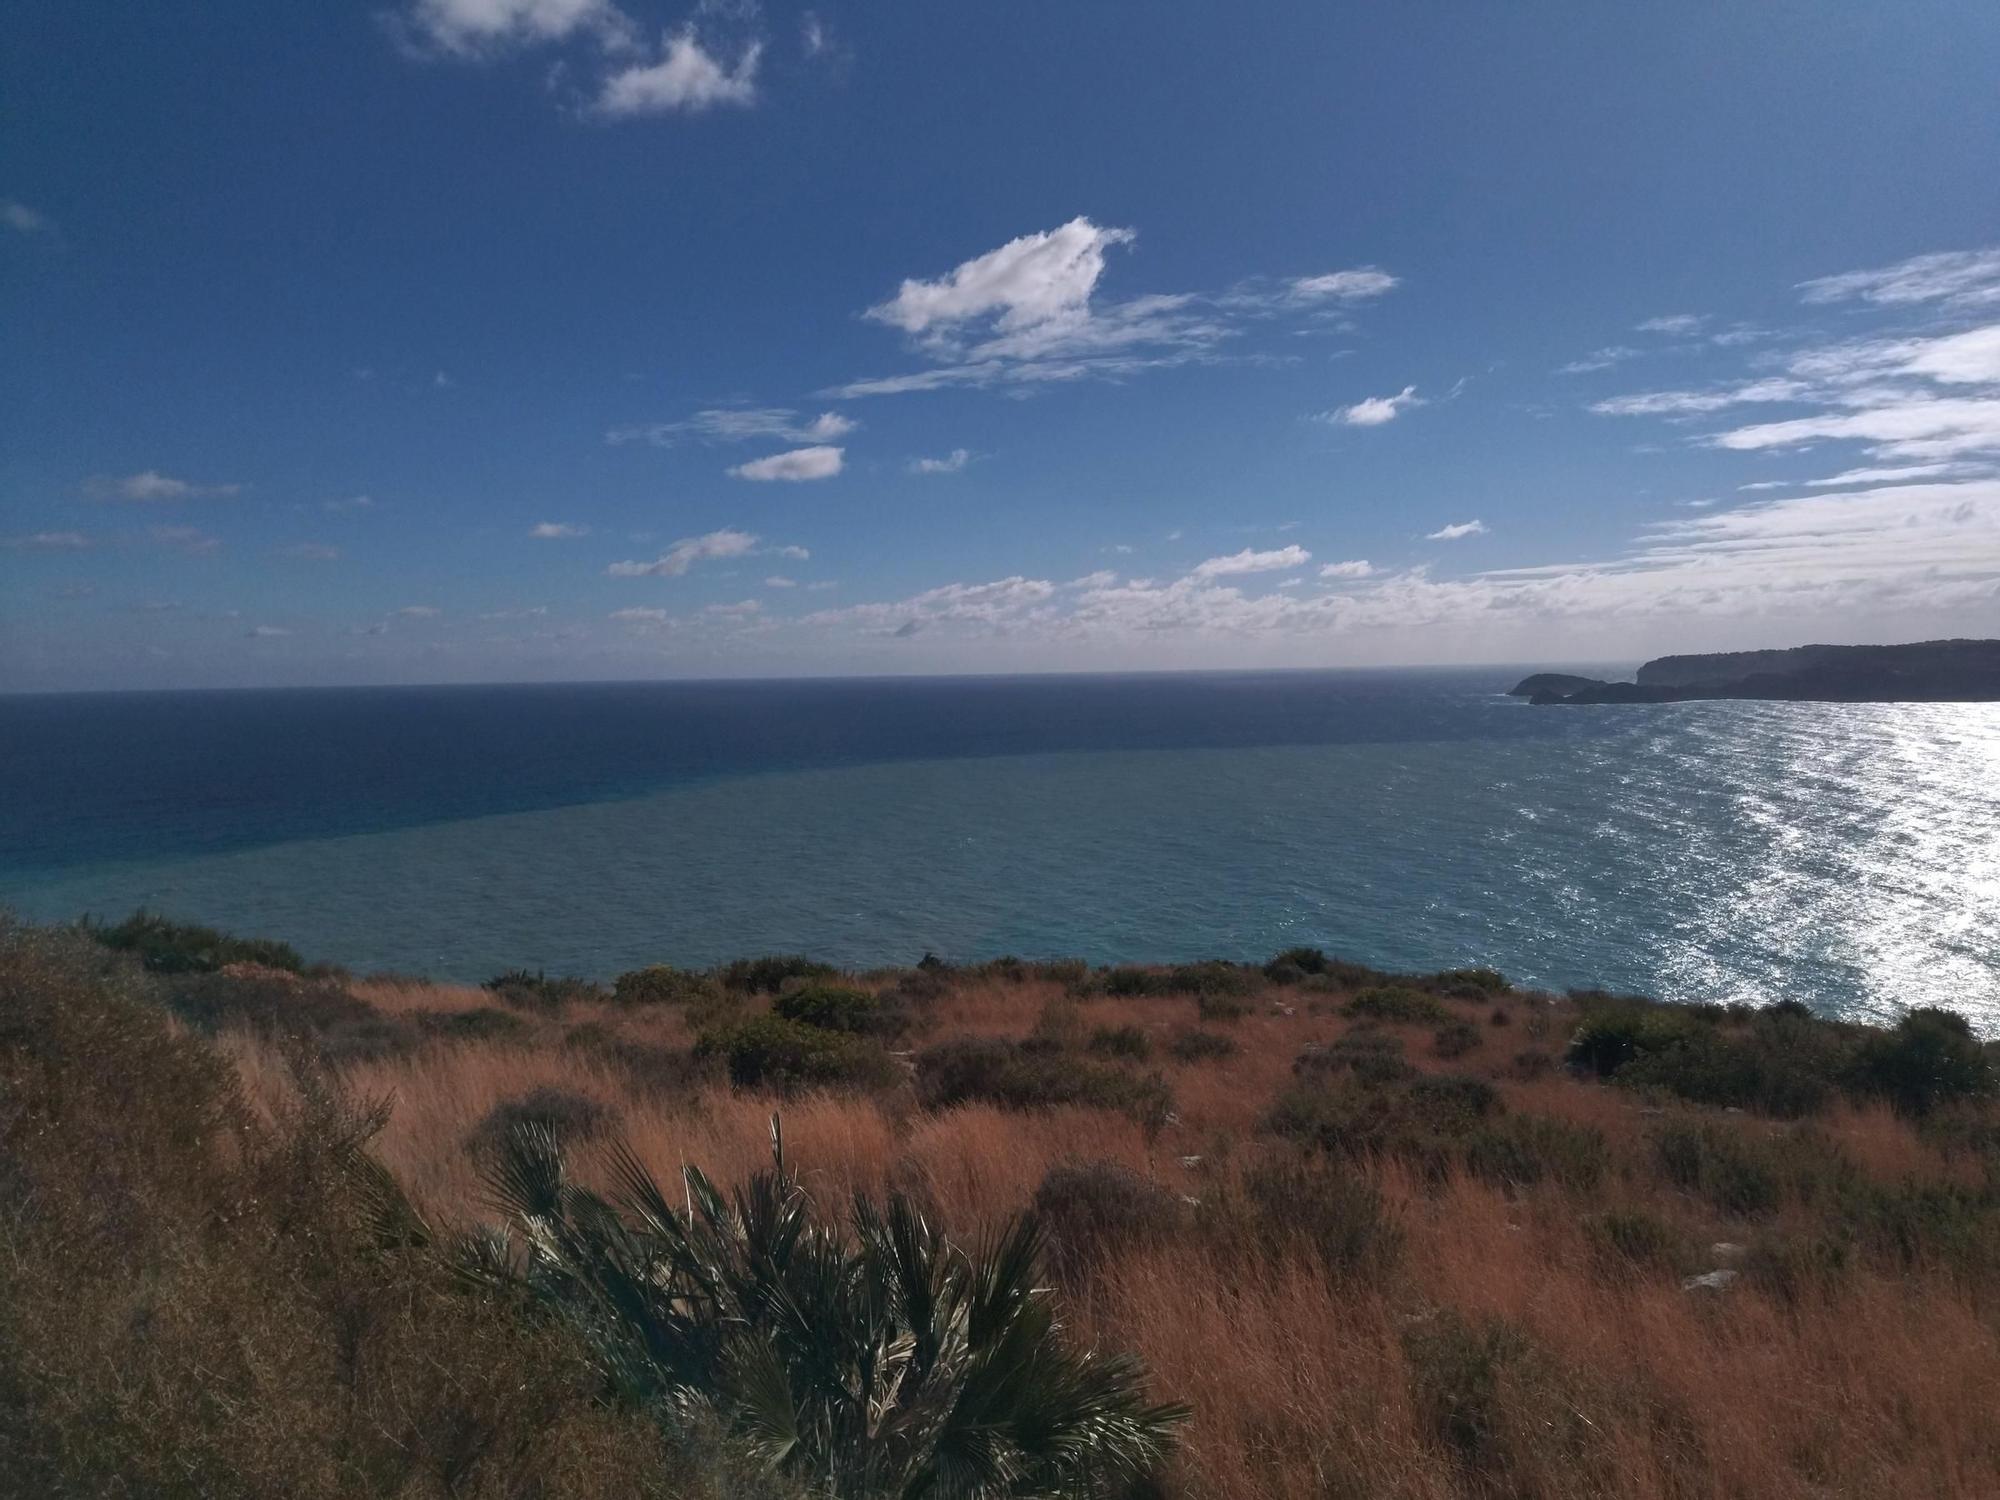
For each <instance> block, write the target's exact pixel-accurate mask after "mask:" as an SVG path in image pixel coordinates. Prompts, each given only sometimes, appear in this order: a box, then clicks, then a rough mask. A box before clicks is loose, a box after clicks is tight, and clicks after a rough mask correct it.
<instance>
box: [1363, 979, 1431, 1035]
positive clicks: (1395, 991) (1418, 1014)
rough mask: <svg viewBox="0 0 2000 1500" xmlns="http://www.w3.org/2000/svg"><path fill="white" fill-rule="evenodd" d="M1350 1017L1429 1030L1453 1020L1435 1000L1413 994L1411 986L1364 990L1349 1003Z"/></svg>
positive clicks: (1383, 986) (1428, 996)
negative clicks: (1404, 1024) (1423, 1026)
mask: <svg viewBox="0 0 2000 1500" xmlns="http://www.w3.org/2000/svg"><path fill="white" fill-rule="evenodd" d="M1347 1013H1348V1014H1349V1015H1350V1016H1358V1017H1363V1018H1365V1019H1367V1020H1370V1021H1388V1022H1391V1023H1407V1024H1411V1025H1419V1024H1421V1025H1426V1026H1428V1025H1435V1024H1437V1023H1438V1022H1440V1021H1446V1020H1449V1019H1450V1018H1451V1013H1450V1012H1449V1011H1447V1010H1446V1009H1445V1008H1444V1007H1443V1006H1442V1005H1440V1004H1439V1003H1438V1001H1437V999H1436V997H1435V996H1432V995H1426V994H1425V993H1424V992H1423V991H1422V990H1413V989H1411V988H1410V987H1409V986H1408V985H1377V986H1375V987H1373V988H1371V989H1365V990H1363V991H1362V992H1361V993H1360V994H1358V995H1356V996H1355V997H1354V998H1353V999H1352V1000H1350V1001H1348V1002H1347Z"/></svg>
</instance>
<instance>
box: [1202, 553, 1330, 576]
mask: <svg viewBox="0 0 2000 1500" xmlns="http://www.w3.org/2000/svg"><path fill="white" fill-rule="evenodd" d="M1311 561H1312V554H1311V553H1310V552H1308V551H1306V549H1305V548H1303V547H1300V546H1296V545H1295V546H1290V547H1278V548H1275V549H1273V550H1271V551H1269V552H1258V551H1255V550H1254V549H1252V548H1249V547H1245V548H1244V549H1243V550H1242V551H1241V552H1232V553H1230V554H1229V555H1228V556H1227V557H1211V558H1209V559H1208V560H1207V561H1206V562H1201V563H1197V564H1195V566H1194V568H1193V569H1192V570H1191V571H1190V572H1189V574H1188V576H1189V577H1190V578H1226V577H1230V576H1233V575H1235V574H1239V573H1278V572H1283V571H1284V570H1286V569H1288V568H1302V567H1304V566H1305V565H1306V564H1307V563H1309V562H1311Z"/></svg>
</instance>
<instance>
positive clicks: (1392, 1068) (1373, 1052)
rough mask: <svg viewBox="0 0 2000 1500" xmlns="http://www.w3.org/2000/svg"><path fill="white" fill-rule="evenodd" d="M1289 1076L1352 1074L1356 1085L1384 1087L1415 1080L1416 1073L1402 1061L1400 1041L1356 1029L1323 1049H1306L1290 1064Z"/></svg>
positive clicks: (1383, 1032) (1367, 1030) (1314, 1077)
mask: <svg viewBox="0 0 2000 1500" xmlns="http://www.w3.org/2000/svg"><path fill="white" fill-rule="evenodd" d="M1292 1073H1293V1074H1294V1076H1296V1077H1299V1078H1302V1079H1326V1078H1331V1077H1333V1076H1335V1075H1338V1074H1341V1073H1352V1074H1353V1075H1354V1078H1355V1081H1356V1082H1358V1083H1367V1084H1385V1083H1401V1082H1403V1081H1405V1080H1407V1079H1411V1078H1414V1077H1416V1075H1417V1070H1416V1069H1415V1068H1413V1067H1412V1066H1410V1064H1409V1063H1407V1062H1405V1061H1404V1060H1403V1039H1402V1038H1401V1037H1399V1036H1396V1035H1395V1034H1393V1033H1391V1032H1386V1031H1375V1030H1373V1029H1370V1028H1365V1027H1359V1026H1357V1027H1356V1028H1355V1029H1354V1030H1352V1031H1350V1032H1348V1033H1347V1034H1346V1035H1345V1036H1342V1037H1337V1038H1335V1039H1334V1040H1333V1041H1331V1042H1328V1043H1326V1044H1325V1045H1324V1046H1318V1045H1315V1046H1311V1047H1308V1048H1306V1050H1305V1051H1303V1052H1301V1053H1300V1054H1299V1055H1298V1057H1297V1058H1296V1059H1294V1060H1293V1062H1292Z"/></svg>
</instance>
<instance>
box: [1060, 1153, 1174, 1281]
mask: <svg viewBox="0 0 2000 1500" xmlns="http://www.w3.org/2000/svg"><path fill="white" fill-rule="evenodd" d="M1035 1216H1036V1218H1037V1219H1039V1220H1040V1222H1041V1224H1042V1227H1043V1228H1044V1229H1045V1230H1046V1231H1047V1232H1048V1236H1049V1243H1050V1248H1051V1250H1052V1252H1053V1258H1054V1260H1055V1263H1056V1265H1057V1267H1058V1269H1060V1270H1061V1271H1062V1272H1063V1273H1064V1274H1065V1275H1066V1276H1068V1277H1070V1278H1072V1279H1074V1278H1076V1277H1078V1276H1080V1275H1081V1274H1082V1273H1083V1272H1085V1271H1087V1270H1089V1269H1090V1268H1091V1267H1093V1266H1095V1265H1097V1264H1099V1263H1100V1262H1102V1261H1103V1260H1105V1259H1106V1258H1108V1257H1109V1256H1110V1255H1112V1254H1114V1253H1116V1252H1118V1251H1122V1250H1127V1249H1131V1248H1133V1247H1137V1246H1143V1245H1151V1244H1157V1243H1158V1242H1160V1241H1161V1240H1164V1239H1166V1238H1167V1237H1169V1236H1170V1235H1172V1234H1173V1233H1174V1232H1175V1231H1176V1230H1177V1229H1179V1228H1180V1226H1181V1224H1182V1222H1183V1221H1184V1219H1185V1217H1186V1205H1184V1204H1183V1203H1182V1202H1181V1201H1180V1199H1179V1198H1178V1197H1177V1196H1175V1195H1174V1194H1173V1193H1170V1192H1168V1191H1167V1190H1166V1189H1165V1188H1163V1187H1161V1186H1160V1185H1159V1184H1158V1183H1157V1182H1154V1181H1152V1180H1151V1179H1149V1178H1146V1177H1142V1176H1140V1175H1139V1174H1138V1173H1137V1172H1134V1171H1133V1170H1132V1169H1131V1168H1130V1167H1124V1166H1120V1165H1119V1164H1118V1163H1116V1162H1109V1161H1071V1162H1062V1163H1059V1164H1057V1165H1056V1166H1054V1167H1051V1168H1050V1169H1049V1173H1048V1175H1047V1176H1046V1177H1044V1178H1043V1179H1042V1181H1041V1185H1040V1186H1039V1187H1037V1188H1036V1189H1035Z"/></svg>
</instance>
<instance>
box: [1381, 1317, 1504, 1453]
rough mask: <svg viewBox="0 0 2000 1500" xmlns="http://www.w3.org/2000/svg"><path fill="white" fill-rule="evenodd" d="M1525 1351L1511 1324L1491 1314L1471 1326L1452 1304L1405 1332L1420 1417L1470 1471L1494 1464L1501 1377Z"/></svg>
mask: <svg viewBox="0 0 2000 1500" xmlns="http://www.w3.org/2000/svg"><path fill="white" fill-rule="evenodd" d="M1527 1352H1528V1343H1527V1340H1526V1339H1525V1338H1523V1337H1522V1335H1521V1334H1520V1333H1518V1332H1517V1331H1516V1330H1515V1329H1514V1328H1513V1327H1512V1326H1511V1325H1510V1324H1508V1323H1506V1322H1504V1321H1502V1320H1501V1319H1498V1318H1490V1319H1488V1320H1486V1321H1485V1322H1483V1323H1481V1324H1479V1325H1477V1326H1474V1325H1472V1324H1470V1323H1467V1322H1466V1321H1465V1320H1464V1319H1463V1318H1461V1317H1460V1316H1459V1315H1458V1314H1457V1313H1455V1312H1453V1311H1451V1310H1450V1309H1445V1310H1443V1311H1440V1312H1438V1313H1437V1314H1435V1315H1434V1316H1433V1317H1432V1318H1430V1319H1429V1320H1428V1321H1426V1322H1423V1323H1420V1324H1418V1325H1416V1326H1415V1327H1413V1328H1412V1329H1410V1331H1409V1332H1408V1333H1406V1334H1405V1335H1404V1336H1403V1353H1404V1358H1405V1359H1406V1360H1407V1362H1408V1366H1409V1378H1410V1397H1411V1401H1412V1403H1413V1404H1414V1406H1415V1408H1416V1412H1417V1417H1418V1420H1419V1421H1420V1422H1421V1423H1422V1424H1423V1425H1424V1426H1425V1427H1426V1428H1428V1429H1429V1431H1430V1433H1431V1435H1432V1436H1433V1437H1434V1438H1435V1439H1437V1440H1438V1441H1439V1442H1441V1443H1442V1444H1443V1445H1444V1446H1445V1447H1446V1448H1448V1449H1449V1450H1451V1451H1452V1452H1453V1453H1455V1454H1456V1455H1457V1456H1458V1458H1459V1460H1460V1461H1461V1462H1462V1463H1464V1464H1466V1465H1467V1466H1469V1467H1470V1468H1471V1469H1472V1470H1473V1471H1474V1472H1490V1471H1491V1470H1492V1469H1493V1468H1495V1467H1497V1466H1498V1465H1497V1464H1496V1458H1497V1455H1496V1452H1495V1449H1496V1448H1497V1447H1498V1445H1499V1441H1500V1437H1501V1427H1502V1421H1503V1413H1502V1409H1501V1400H1502V1390H1501V1386H1502V1380H1503V1377H1504V1375H1505V1374H1506V1372H1507V1370H1508V1369H1509V1367H1510V1366H1512V1365H1514V1364H1516V1363H1518V1362H1519V1361H1520V1360H1521V1359H1522V1358H1523V1357H1524V1356H1525V1355H1526V1353H1527Z"/></svg>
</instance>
